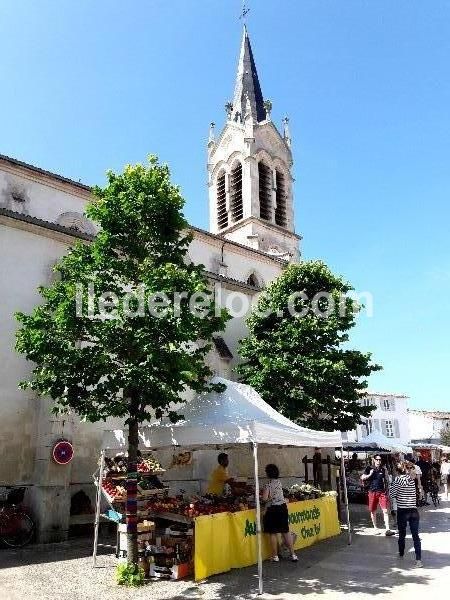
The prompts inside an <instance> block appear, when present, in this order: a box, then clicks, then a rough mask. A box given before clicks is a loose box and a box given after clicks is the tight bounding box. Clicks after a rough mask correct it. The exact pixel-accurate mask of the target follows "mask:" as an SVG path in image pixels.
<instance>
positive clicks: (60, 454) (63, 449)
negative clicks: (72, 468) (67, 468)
mask: <svg viewBox="0 0 450 600" xmlns="http://www.w3.org/2000/svg"><path fill="white" fill-rule="evenodd" d="M52 457H53V460H54V461H55V463H57V464H58V465H67V464H69V463H70V461H71V460H72V458H73V446H72V444H71V443H70V442H68V441H67V440H59V441H58V442H56V443H55V445H54V446H53V450H52Z"/></svg>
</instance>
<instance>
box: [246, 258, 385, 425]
mask: <svg viewBox="0 0 450 600" xmlns="http://www.w3.org/2000/svg"><path fill="white" fill-rule="evenodd" d="M352 290H353V288H352V286H351V285H350V284H349V283H347V282H345V281H344V280H343V279H342V278H341V277H339V276H336V275H334V274H333V273H332V272H331V270H330V269H329V268H328V267H327V265H325V264H324V263H323V262H321V261H304V262H301V263H300V264H291V265H289V266H288V267H287V268H286V269H285V270H284V271H283V272H282V274H281V275H280V276H279V277H278V278H277V279H276V280H275V281H274V282H272V283H271V284H270V285H269V286H268V287H267V289H266V290H265V291H264V292H262V294H261V296H260V297H259V300H258V303H257V306H256V307H255V309H254V311H253V312H252V314H251V316H250V318H249V319H248V321H247V324H248V327H249V335H248V337H247V338H245V339H244V340H242V341H241V344H240V355H241V357H242V358H243V364H242V365H240V366H239V367H238V372H239V373H240V376H241V379H242V380H243V381H244V382H245V383H248V384H250V385H252V386H253V387H254V388H255V389H256V390H257V391H258V392H259V393H260V394H261V396H262V397H263V398H264V400H265V401H266V402H268V403H269V404H270V405H271V406H273V407H274V408H275V409H276V410H279V411H280V412H282V413H283V414H284V415H285V416H287V417H289V418H290V419H292V420H293V421H295V422H297V423H299V424H300V425H304V426H307V427H310V428H314V429H321V430H325V431H332V430H340V431H348V430H351V429H354V428H355V426H356V424H357V423H359V422H361V418H362V417H367V416H369V415H370V413H371V411H372V410H373V407H370V406H369V407H366V406H362V405H361V397H362V395H363V394H364V391H365V390H366V388H367V379H366V378H367V377H368V376H369V375H370V374H371V373H372V372H374V371H377V370H379V369H381V367H380V366H379V365H376V364H374V363H373V362H372V360H371V354H370V353H363V352H360V351H358V350H354V349H351V348H349V347H348V340H349V335H348V332H349V330H350V329H351V328H352V327H353V326H354V325H355V317H356V314H357V313H358V311H359V310H360V306H359V305H358V303H357V301H356V300H355V299H354V298H352V297H351V295H350V294H349V292H351V291H352Z"/></svg>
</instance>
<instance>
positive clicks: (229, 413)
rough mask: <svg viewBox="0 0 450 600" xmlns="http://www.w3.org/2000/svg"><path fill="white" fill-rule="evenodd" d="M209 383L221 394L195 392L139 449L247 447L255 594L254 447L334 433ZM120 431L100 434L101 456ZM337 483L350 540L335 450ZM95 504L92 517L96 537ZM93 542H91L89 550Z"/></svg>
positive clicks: (326, 444)
mask: <svg viewBox="0 0 450 600" xmlns="http://www.w3.org/2000/svg"><path fill="white" fill-rule="evenodd" d="M212 383H221V384H224V385H225V386H226V389H225V390H224V391H223V392H221V393H217V392H209V393H204V394H199V395H198V396H196V397H195V398H194V399H193V400H192V401H191V402H188V403H187V404H186V405H185V406H183V407H182V408H180V409H179V412H180V413H181V414H183V417H184V418H183V420H182V421H179V422H177V423H168V422H159V423H155V424H151V425H149V426H145V427H142V428H141V429H140V430H139V438H140V445H141V447H143V448H148V449H158V448H167V447H171V446H183V447H189V448H193V447H197V446H202V447H204V446H218V445H225V446H229V445H234V444H251V445H252V446H253V457H254V473H255V497H256V521H257V534H258V576H259V593H260V594H262V591H263V585H262V554H261V508H260V502H259V479H258V471H259V468H258V467H259V465H258V445H280V446H291V447H292V446H295V447H321V448H341V449H342V437H341V433H340V432H325V431H314V430H312V429H307V428H305V427H300V426H299V425H297V424H295V423H293V422H292V421H290V420H289V419H287V418H286V417H284V416H283V415H281V414H280V413H278V412H277V411H276V410H274V409H273V408H272V407H271V406H269V405H268V404H267V403H266V402H265V401H264V400H263V399H262V398H261V396H260V395H259V394H258V393H257V392H256V391H255V390H254V389H253V388H252V387H250V386H248V385H244V384H241V383H236V382H233V381H229V380H226V379H222V378H219V377H215V378H214V379H213V380H212ZM126 445H127V440H126V433H125V432H124V431H123V430H114V431H107V432H105V435H104V439H103V454H102V455H103V456H104V451H105V450H106V449H116V450H118V449H122V450H123V449H125V448H126ZM341 465H342V481H343V485H344V493H345V505H346V511H347V524H348V535H349V543H351V530H350V516H349V508H348V499H347V489H346V482H345V467H344V460H343V452H341ZM99 511H100V506H99V502H98V506H97V515H96V538H95V539H96V540H97V539H98V531H97V530H98V521H99ZM95 552H96V549H95V542H94V553H95Z"/></svg>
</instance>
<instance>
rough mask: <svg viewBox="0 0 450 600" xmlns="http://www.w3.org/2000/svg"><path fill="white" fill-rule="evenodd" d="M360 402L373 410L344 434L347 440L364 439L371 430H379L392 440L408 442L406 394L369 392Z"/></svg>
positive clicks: (359, 440) (405, 443) (401, 442)
mask: <svg viewBox="0 0 450 600" xmlns="http://www.w3.org/2000/svg"><path fill="white" fill-rule="evenodd" d="M360 402H361V405H362V406H372V407H374V410H373V412H372V414H371V415H370V417H369V418H367V419H365V420H364V423H363V424H362V425H358V426H357V428H356V429H355V430H353V431H348V432H347V433H346V434H344V437H345V436H346V437H347V440H348V441H349V442H361V441H364V438H365V437H367V436H368V435H369V434H370V433H372V431H379V432H380V433H382V434H383V435H385V436H386V437H387V438H389V439H390V440H392V441H393V442H398V443H400V444H402V445H408V444H409V442H410V439H411V438H410V430H409V421H408V396H405V395H403V394H388V393H382V392H369V393H368V394H367V395H366V396H364V397H363V398H362V399H361V401H360Z"/></svg>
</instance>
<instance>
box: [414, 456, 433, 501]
mask: <svg viewBox="0 0 450 600" xmlns="http://www.w3.org/2000/svg"><path fill="white" fill-rule="evenodd" d="M417 466H418V467H419V468H420V470H421V471H422V475H421V477H420V483H421V485H422V490H423V498H424V503H425V505H426V506H429V504H430V503H429V502H428V492H429V491H430V478H431V462H430V461H429V460H425V456H424V455H423V454H420V455H419V460H418V461H417Z"/></svg>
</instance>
